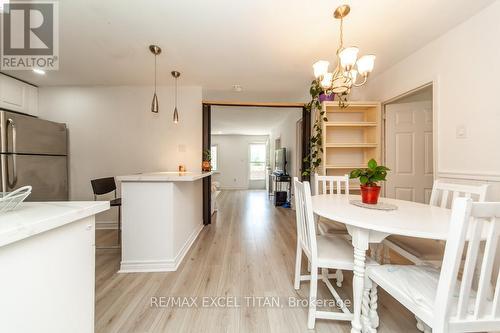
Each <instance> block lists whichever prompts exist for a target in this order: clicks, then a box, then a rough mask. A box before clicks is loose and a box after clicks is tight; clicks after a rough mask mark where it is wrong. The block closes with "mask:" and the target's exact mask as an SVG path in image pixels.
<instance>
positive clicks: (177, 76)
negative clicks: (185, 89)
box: [171, 71, 181, 124]
mask: <svg viewBox="0 0 500 333" xmlns="http://www.w3.org/2000/svg"><path fill="white" fill-rule="evenodd" d="M171 74H172V76H173V77H174V79H175V107H174V118H173V120H174V123H176V124H177V123H178V122H179V112H178V111H177V79H178V78H179V76H181V73H179V72H177V71H172V73H171Z"/></svg>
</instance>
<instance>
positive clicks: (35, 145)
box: [0, 110, 68, 201]
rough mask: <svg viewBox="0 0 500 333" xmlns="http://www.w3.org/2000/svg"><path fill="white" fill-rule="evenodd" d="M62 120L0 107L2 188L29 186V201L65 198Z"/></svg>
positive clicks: (65, 147)
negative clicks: (33, 115)
mask: <svg viewBox="0 0 500 333" xmlns="http://www.w3.org/2000/svg"><path fill="white" fill-rule="evenodd" d="M67 137H68V136H67V129H66V125H65V124H60V123H55V122H51V121H47V120H41V119H38V118H36V117H32V116H28V115H24V114H19V113H15V112H9V111H3V110H0V166H1V168H0V179H1V188H0V191H2V192H10V191H12V190H15V189H17V188H19V187H22V186H25V185H31V186H32V187H33V190H32V193H31V195H30V196H29V197H28V199H27V200H29V201H57V200H61V201H62V200H68V139H67Z"/></svg>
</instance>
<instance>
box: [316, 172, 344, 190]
mask: <svg viewBox="0 0 500 333" xmlns="http://www.w3.org/2000/svg"><path fill="white" fill-rule="evenodd" d="M342 190H343V191H342ZM342 192H343V194H349V175H348V174H345V175H343V176H321V175H318V174H317V173H315V174H314V195H318V194H342Z"/></svg>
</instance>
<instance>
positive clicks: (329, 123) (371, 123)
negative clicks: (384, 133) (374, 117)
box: [325, 121, 378, 127]
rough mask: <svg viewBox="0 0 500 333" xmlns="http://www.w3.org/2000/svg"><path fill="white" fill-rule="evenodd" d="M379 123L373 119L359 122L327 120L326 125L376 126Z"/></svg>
mask: <svg viewBox="0 0 500 333" xmlns="http://www.w3.org/2000/svg"><path fill="white" fill-rule="evenodd" d="M377 125H378V124H377V123H376V122H373V121H358V122H334V121H329V122H325V126H326V127H376V126H377Z"/></svg>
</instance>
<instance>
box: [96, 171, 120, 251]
mask: <svg viewBox="0 0 500 333" xmlns="http://www.w3.org/2000/svg"><path fill="white" fill-rule="evenodd" d="M90 184H91V185H92V190H93V192H94V200H97V196H98V195H104V194H108V193H110V192H113V191H114V192H115V198H114V199H113V200H111V201H110V202H109V205H110V206H111V207H118V245H117V246H102V247H96V248H97V249H117V248H120V247H121V232H122V231H121V219H122V218H121V206H122V199H121V198H117V197H116V183H115V178H113V177H107V178H99V179H92V180H91V181H90Z"/></svg>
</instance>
